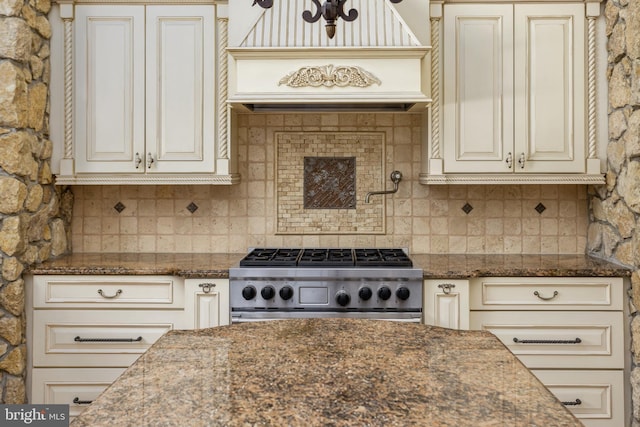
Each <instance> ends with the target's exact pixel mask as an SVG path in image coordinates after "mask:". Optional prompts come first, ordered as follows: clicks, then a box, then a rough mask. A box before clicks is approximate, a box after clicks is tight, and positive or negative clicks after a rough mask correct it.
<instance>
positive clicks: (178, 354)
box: [71, 319, 582, 427]
mask: <svg viewBox="0 0 640 427" xmlns="http://www.w3.org/2000/svg"><path fill="white" fill-rule="evenodd" d="M71 425H72V426H73V427H80V426H92V427H93V426H159V425H162V426H181V427H182V426H207V427H208V426H231V427H232V426H355V425H358V426H365V425H366V426H385V427H388V426H409V425H412V426H417V425H420V426H455V427H465V426H473V427H476V426H479V425H482V426H500V427H504V426H510V427H518V426H528V427H530V426H540V427H542V426H544V427H551V426H563V427H569V426H581V425H582V424H581V423H580V422H579V421H578V420H577V419H576V418H574V416H573V415H572V414H571V413H570V412H569V411H568V410H567V409H566V408H565V407H564V406H563V405H562V404H561V403H560V402H559V401H558V400H557V399H556V398H555V397H554V396H553V395H552V394H551V393H550V392H549V391H548V390H547V389H546V388H545V387H544V386H543V385H542V383H540V381H538V380H537V379H536V378H535V377H534V376H533V374H531V373H530V372H529V371H528V370H527V369H526V368H525V366H524V365H523V364H522V363H521V362H520V361H519V360H518V359H517V358H516V357H515V356H514V355H513V354H512V353H511V352H509V351H508V350H507V348H506V347H505V346H504V345H503V344H502V343H501V342H500V341H499V340H498V339H497V338H496V337H495V336H493V335H492V334H490V333H489V332H486V331H456V330H451V329H444V328H437V327H432V326H426V325H421V324H415V323H400V322H387V321H379V320H355V319H301V320H280V321H273V322H256V323H244V324H234V325H231V326H223V327H218V328H211V329H201V330H195V331H171V332H168V333H167V334H165V335H164V336H163V337H162V338H161V339H160V340H158V341H157V342H156V343H155V344H154V345H153V346H152V347H151V348H149V350H148V351H147V352H146V353H144V354H143V355H142V356H141V357H140V358H139V359H138V360H137V361H136V362H135V363H134V364H133V365H132V366H131V367H130V368H128V369H127V371H125V372H124V373H123V374H122V375H121V376H120V378H119V379H118V380H116V382H115V383H113V384H112V385H111V386H110V387H109V388H107V390H105V392H103V393H102V394H101V395H100V396H99V397H98V398H97V399H96V400H95V401H94V402H93V403H92V404H91V405H90V406H89V407H88V408H87V409H86V410H85V411H84V412H83V413H82V414H80V416H79V417H78V418H76V420H75V421H74V422H73V423H72V424H71Z"/></svg>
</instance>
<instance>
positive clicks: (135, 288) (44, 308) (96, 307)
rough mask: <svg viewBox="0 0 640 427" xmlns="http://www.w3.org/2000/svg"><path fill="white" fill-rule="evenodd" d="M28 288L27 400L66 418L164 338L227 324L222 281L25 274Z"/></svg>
mask: <svg viewBox="0 0 640 427" xmlns="http://www.w3.org/2000/svg"><path fill="white" fill-rule="evenodd" d="M200 285H203V286H200ZM26 290H27V295H26V297H27V298H26V301H27V343H28V344H29V356H28V379H27V395H28V396H29V402H30V403H62V404H69V405H70V416H72V417H73V416H76V415H77V414H78V413H79V412H81V411H82V409H83V408H84V407H85V406H86V405H88V404H89V403H90V402H91V401H92V400H93V399H94V398H95V397H97V395H98V394H100V393H101V391H102V390H104V389H105V388H106V387H107V386H108V385H109V384H111V383H112V382H113V381H114V380H115V379H116V378H117V377H118V376H119V375H120V374H121V373H122V372H123V371H124V370H125V369H126V368H127V367H129V366H130V365H131V364H132V363H133V362H134V361H135V360H136V359H137V358H138V357H140V355H141V354H142V353H144V352H145V351H146V350H147V349H148V348H149V347H150V346H151V345H152V344H153V343H154V342H155V341H156V340H158V339H159V338H160V337H161V336H162V335H163V334H165V333H166V332H168V331H170V330H172V329H192V328H201V327H210V326H218V325H224V324H228V323H229V314H228V313H229V297H228V295H229V293H228V280H226V279H222V280H217V279H216V280H211V279H186V280H185V279H183V278H181V277H175V276H72V275H62V276H53V275H52V276H26Z"/></svg>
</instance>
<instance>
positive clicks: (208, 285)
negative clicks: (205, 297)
mask: <svg viewBox="0 0 640 427" xmlns="http://www.w3.org/2000/svg"><path fill="white" fill-rule="evenodd" d="M198 286H200V287H201V288H202V292H204V293H205V294H208V293H209V292H211V289H212V288H215V287H216V284H215V283H200V284H199V285H198Z"/></svg>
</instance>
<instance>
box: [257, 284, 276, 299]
mask: <svg viewBox="0 0 640 427" xmlns="http://www.w3.org/2000/svg"><path fill="white" fill-rule="evenodd" d="M260 295H262V298H264V299H271V298H273V297H275V296H276V290H275V289H274V288H273V286H265V287H264V288H262V289H261V290H260Z"/></svg>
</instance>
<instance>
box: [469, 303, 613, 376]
mask: <svg viewBox="0 0 640 427" xmlns="http://www.w3.org/2000/svg"><path fill="white" fill-rule="evenodd" d="M471 329H484V330H487V331H489V332H491V333H493V334H494V335H496V336H497V337H498V338H499V339H500V340H501V341H502V342H503V343H504V344H505V345H506V346H507V347H508V348H509V349H510V350H511V351H512V352H513V353H514V354H515V355H516V356H518V358H519V359H520V360H522V362H523V363H524V364H525V365H526V366H527V367H528V368H576V369H579V368H603V369H605V368H610V369H616V368H623V367H624V355H623V350H624V349H623V347H624V345H623V336H624V333H623V315H622V313H621V312H607V311H594V312H578V311H576V312H569V313H567V312H565V313H561V312H542V311H517V312H514V311H474V312H471Z"/></svg>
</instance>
